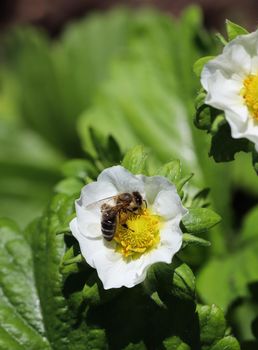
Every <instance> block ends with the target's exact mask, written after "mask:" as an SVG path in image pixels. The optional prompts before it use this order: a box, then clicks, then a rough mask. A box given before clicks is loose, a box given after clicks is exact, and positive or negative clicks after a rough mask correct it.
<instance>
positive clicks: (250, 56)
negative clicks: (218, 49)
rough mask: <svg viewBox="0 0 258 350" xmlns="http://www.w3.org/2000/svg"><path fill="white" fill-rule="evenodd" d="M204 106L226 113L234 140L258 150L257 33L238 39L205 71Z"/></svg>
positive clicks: (205, 67)
mask: <svg viewBox="0 0 258 350" xmlns="http://www.w3.org/2000/svg"><path fill="white" fill-rule="evenodd" d="M201 83H202V86H203V87H204V89H205V90H206V91H207V97H206V101H205V103H206V104H208V105H210V106H212V107H215V108H217V109H221V110H223V111H224V112H225V118H226V120H227V121H228V123H229V125H230V127H231V134H232V137H233V138H246V139H248V140H250V141H252V142H254V144H255V148H256V150H258V30H257V31H255V32H253V33H251V34H246V35H241V36H238V37H237V38H236V39H234V40H232V41H231V42H230V43H229V44H227V45H226V46H225V47H224V50H223V53H222V54H221V55H219V56H217V57H216V58H214V59H212V60H211V61H209V62H208V63H207V64H206V65H205V66H204V68H203V71H202V74H201Z"/></svg>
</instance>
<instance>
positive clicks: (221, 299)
mask: <svg viewBox="0 0 258 350" xmlns="http://www.w3.org/2000/svg"><path fill="white" fill-rule="evenodd" d="M257 227H258V208H257V207H256V208H255V209H254V210H253V211H251V212H250V213H249V214H248V216H247V217H246V219H245V221H244V226H243V228H242V232H241V234H240V237H239V239H238V241H237V242H236V244H235V249H234V251H233V252H232V253H231V254H227V255H226V256H224V257H220V258H213V259H211V260H210V261H209V262H208V263H207V264H206V265H205V266H204V267H203V269H202V271H201V273H200V274H199V277H198V280H197V289H198V292H199V293H200V295H201V297H202V300H203V301H204V302H206V303H215V304H216V305H219V306H220V307H222V308H223V309H225V310H226V309H227V308H228V307H229V306H230V305H231V303H233V302H234V300H235V299H237V298H239V297H246V296H248V295H249V294H250V291H249V285H250V284H251V283H252V282H255V281H257V280H258V271H257V264H258V258H257V249H258V240H257V238H258V230H257ZM218 281H219V283H218ZM221 286H225V287H224V288H221Z"/></svg>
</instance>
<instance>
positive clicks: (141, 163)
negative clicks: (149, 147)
mask: <svg viewBox="0 0 258 350" xmlns="http://www.w3.org/2000/svg"><path fill="white" fill-rule="evenodd" d="M147 156H148V153H147V151H146V150H145V148H144V147H143V146H135V147H134V148H132V149H131V150H130V151H128V152H127V153H126V155H125V157H124V159H123V161H122V165H123V166H124V167H125V168H127V169H128V170H129V171H130V172H131V173H133V174H145V173H146V160H147Z"/></svg>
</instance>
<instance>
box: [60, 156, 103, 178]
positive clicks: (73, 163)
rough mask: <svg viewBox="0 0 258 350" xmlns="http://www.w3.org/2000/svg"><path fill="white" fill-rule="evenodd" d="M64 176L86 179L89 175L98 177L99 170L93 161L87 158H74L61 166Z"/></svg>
mask: <svg viewBox="0 0 258 350" xmlns="http://www.w3.org/2000/svg"><path fill="white" fill-rule="evenodd" d="M61 171H62V174H63V176H64V177H77V178H79V179H82V180H85V179H86V177H87V176H89V177H96V176H97V170H96V168H95V167H94V166H93V164H92V162H90V161H89V160H85V159H72V160H69V161H67V162H65V163H64V165H63V166H62V168H61Z"/></svg>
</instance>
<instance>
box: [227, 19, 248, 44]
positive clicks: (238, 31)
mask: <svg viewBox="0 0 258 350" xmlns="http://www.w3.org/2000/svg"><path fill="white" fill-rule="evenodd" d="M226 30H227V35H228V40H229V41H231V40H233V39H235V38H236V37H237V36H238V35H244V34H248V31H247V30H246V29H245V28H243V27H241V26H240V25H239V24H236V23H233V22H231V21H229V20H228V19H227V20H226Z"/></svg>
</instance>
